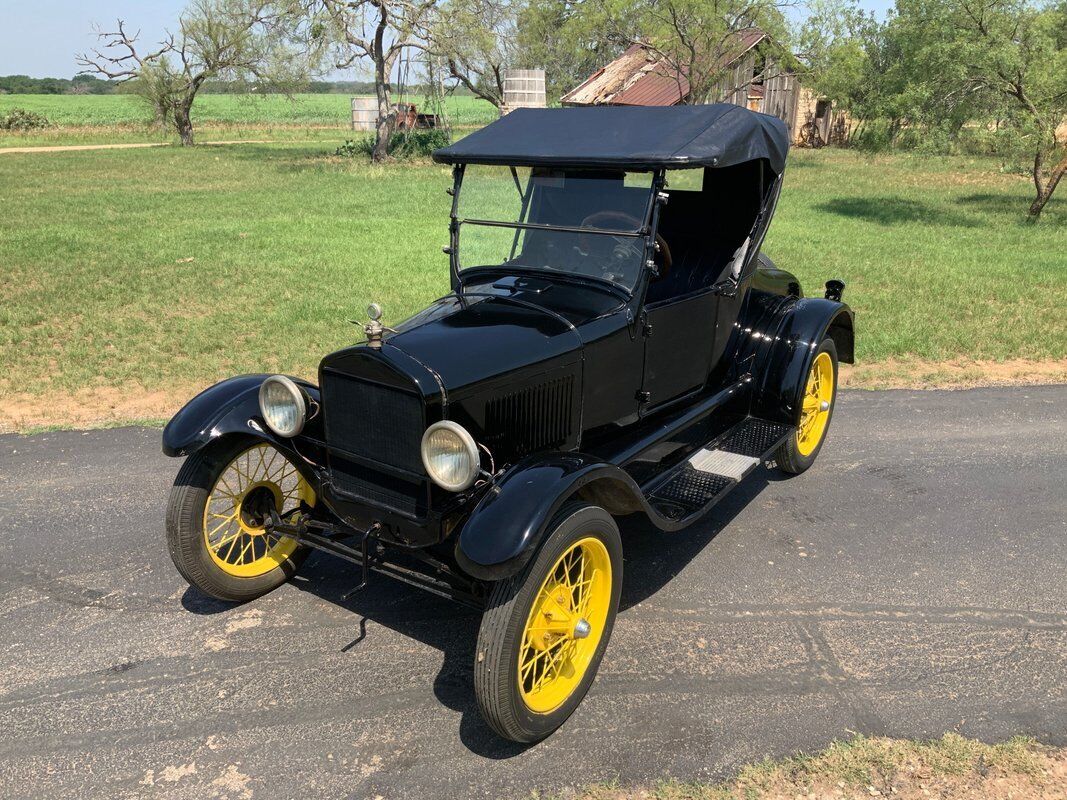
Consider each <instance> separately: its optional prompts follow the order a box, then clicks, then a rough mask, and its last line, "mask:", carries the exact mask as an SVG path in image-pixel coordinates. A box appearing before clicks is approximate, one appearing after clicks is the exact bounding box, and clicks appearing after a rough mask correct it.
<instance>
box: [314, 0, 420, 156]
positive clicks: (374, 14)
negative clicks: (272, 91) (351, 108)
mask: <svg viewBox="0 0 1067 800" xmlns="http://www.w3.org/2000/svg"><path fill="white" fill-rule="evenodd" d="M436 5H437V0H415V1H414V2H408V0H313V10H315V11H317V12H318V13H319V16H321V18H322V22H323V23H324V24H323V25H320V24H316V29H315V34H316V36H317V37H318V38H319V39H320V41H324V42H326V44H327V47H329V48H332V50H333V54H334V59H333V61H334V66H335V67H336V68H337V69H347V68H348V67H351V66H352V65H353V64H355V63H357V62H358V61H361V60H363V59H367V60H369V61H370V62H371V67H372V69H373V76H374V95H375V97H376V98H377V103H378V121H377V124H376V126H375V130H374V149H373V151H372V154H371V158H372V159H373V160H374V161H383V160H385V158H386V157H387V156H388V153H389V141H390V139H392V136H393V131H394V130H395V129H396V115H395V114H394V113H393V107H392V98H391V93H390V85H389V78H390V76H391V75H392V73H393V68H394V66H396V62H397V59H398V58H399V57H400V54H401V53H403V52H404V50H406V49H415V50H426V49H427V41H426V38H427V36H428V29H429V26H430V24H431V22H432V17H433V13H434V9H435V7H436Z"/></svg>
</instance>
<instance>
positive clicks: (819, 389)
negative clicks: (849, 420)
mask: <svg viewBox="0 0 1067 800" xmlns="http://www.w3.org/2000/svg"><path fill="white" fill-rule="evenodd" d="M833 400H834V365H833V361H832V360H831V358H830V354H829V353H827V352H822V353H819V355H818V356H816V358H815V361H814V362H813V363H812V365H811V371H810V372H809V373H808V382H807V385H806V386H805V387H804V399H803V404H802V406H801V410H800V424H799V425H798V426H797V450H798V451H799V452H800V454H801V455H802V456H807V455H810V454H811V453H812V452H813V451H814V450H815V448H816V447H817V446H818V445H819V442H821V441H822V437H823V434H824V433H826V424H827V422H828V421H829V419H830V407H831V405H832V404H833Z"/></svg>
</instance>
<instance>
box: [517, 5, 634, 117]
mask: <svg viewBox="0 0 1067 800" xmlns="http://www.w3.org/2000/svg"><path fill="white" fill-rule="evenodd" d="M596 2H598V0H528V2H526V4H525V5H524V6H523V7H522V9H521V10H520V12H519V26H518V27H519V31H518V40H517V44H518V59H517V60H518V62H520V63H522V64H523V65H525V66H529V67H544V68H545V91H546V93H547V94H548V96H549V97H551V98H559V97H561V96H562V95H564V94H566V93H567V92H568V91H570V90H571V89H573V88H574V87H575V86H577V85H578V84H580V83H581V82H582V81H584V80H585V79H586V78H588V77H589V76H590V75H591V74H592V73H593V72H595V71H596V70H597V69H599V68H600V67H602V66H604V65H605V64H607V63H608V62H609V61H611V60H612V59H613V58H615V57H616V56H618V55H619V54H620V53H621V52H622V50H623V47H622V46H621V45H620V43H619V42H618V41H614V40H612V38H611V37H610V36H609V35H608V31H606V30H605V29H604V28H603V27H602V26H600V25H599V24H598V22H597V19H596V17H598V16H599V15H598V14H597V13H596V12H597V11H598V10H599V9H598V8H597V7H596V5H595V4H596Z"/></svg>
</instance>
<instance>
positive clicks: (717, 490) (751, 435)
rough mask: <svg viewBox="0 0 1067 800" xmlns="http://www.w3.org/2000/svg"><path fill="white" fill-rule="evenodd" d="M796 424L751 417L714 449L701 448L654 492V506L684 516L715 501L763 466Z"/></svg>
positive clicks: (664, 512) (672, 515) (667, 513)
mask: <svg viewBox="0 0 1067 800" xmlns="http://www.w3.org/2000/svg"><path fill="white" fill-rule="evenodd" d="M792 432H793V428H791V427H790V426H788V425H780V424H778V423H775V422H767V421H766V420H762V419H753V418H750V419H748V420H746V421H745V422H743V423H741V425H739V426H738V427H737V428H736V429H735V430H734V431H733V432H731V433H730V434H728V435H727V437H726V438H725V439H723V440H722V441H721V442H720V443H719V445H718V446H717V447H716V448H714V449H711V450H709V449H707V448H703V449H700V450H698V451H697V452H696V453H694V454H693V455H692V456H690V457H689V460H688V461H687V462H685V463H684V464H683V465H682V467H681V468H680V469H678V470H677V471H676V472H675V474H674V475H673V476H671V478H670V480H668V481H667V482H666V483H664V484H663V485H662V486H660V487H659V488H658V489H656V490H655V491H654V492H653V493H652V497H651V498H650V500H651V501H652V504H653V506H655V508H656V509H657V510H658V511H659V512H660V513H661V514H663V515H664V516H666V517H669V518H671V519H681V518H682V517H685V516H688V515H690V514H693V513H695V512H697V511H699V510H701V509H702V508H705V507H706V506H708V505H709V504H711V503H712V502H713V501H714V500H715V499H716V498H718V497H719V496H720V495H722V494H725V493H726V492H727V491H729V490H730V489H732V488H733V487H734V486H736V485H737V484H738V483H739V482H740V481H741V480H742V479H743V478H744V477H745V476H746V475H748V474H749V473H750V472H752V471H753V470H754V469H755V468H756V467H757V466H759V463H760V460H761V459H762V458H763V457H764V455H766V454H767V453H768V452H769V451H770V450H772V449H773V448H774V447H776V446H777V445H778V444H780V443H781V441H782V440H783V439H785V437H787V436H789V435H791V434H792Z"/></svg>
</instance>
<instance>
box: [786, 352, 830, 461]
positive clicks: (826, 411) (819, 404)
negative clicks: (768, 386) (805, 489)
mask: <svg viewBox="0 0 1067 800" xmlns="http://www.w3.org/2000/svg"><path fill="white" fill-rule="evenodd" d="M836 399H837V347H836V346H835V345H834V340H833V339H831V338H829V337H827V338H825V339H823V341H822V344H820V345H819V349H818V350H817V351H816V353H815V358H814V359H813V360H812V362H811V369H810V370H808V378H807V382H806V383H805V386H804V395H803V397H802V398H801V406H800V419H799V420H798V424H797V431H796V433H795V434H794V435H793V436H790V437H789V438H788V439H786V440H785V442H784V443H783V444H782V446H781V447H779V448H778V452H777V453H776V454H775V456H774V460H775V461H776V462H777V463H778V467H779V469H781V470H783V471H784V472H788V473H791V474H794V475H795V474H798V473H801V472H803V471H804V470H806V469H807V468H808V467H810V466H811V465H812V464H814V463H815V457H816V456H817V455H819V450H820V449H822V445H823V442H824V441H826V432H827V431H828V430H829V429H830V419H831V418H832V417H833V415H834V401H835V400H836Z"/></svg>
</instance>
